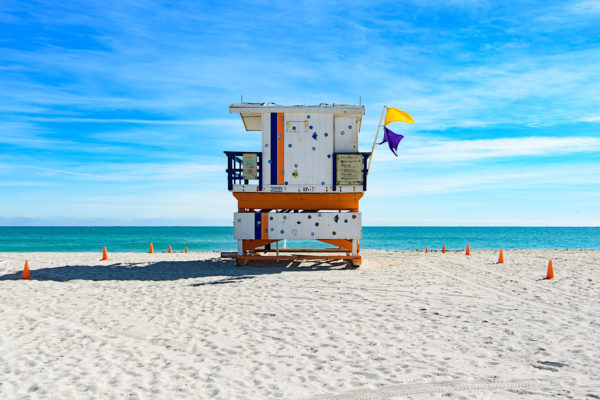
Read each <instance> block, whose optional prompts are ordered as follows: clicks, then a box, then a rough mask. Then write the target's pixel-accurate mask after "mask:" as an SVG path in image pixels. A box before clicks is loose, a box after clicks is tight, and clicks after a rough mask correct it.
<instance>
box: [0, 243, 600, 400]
mask: <svg viewBox="0 0 600 400" xmlns="http://www.w3.org/2000/svg"><path fill="white" fill-rule="evenodd" d="M472 253H473V255H472V256H470V257H466V256H465V255H464V253H463V252H462V251H461V252H454V251H450V252H448V253H446V254H442V253H441V252H430V253H429V254H424V253H423V252H416V251H363V252H362V255H363V259H364V261H363V266H362V267H361V268H359V269H346V268H344V267H342V266H337V267H334V268H330V267H327V266H326V265H324V264H321V265H313V266H310V264H306V265H305V264H303V265H300V266H298V265H291V266H281V265H280V266H271V267H255V266H245V267H237V266H235V265H234V263H233V262H232V261H231V260H222V259H220V258H219V254H218V253H210V252H196V253H194V252H192V253H188V254H182V253H178V254H166V253H156V254H141V253H111V252H110V249H109V256H110V257H111V260H109V261H100V255H101V254H100V252H98V253H0V259H3V260H9V261H10V266H9V270H8V273H7V274H4V272H3V270H0V274H3V275H0V315H1V317H0V338H1V341H0V398H1V399H47V398H53V399H58V398H62V399H69V398H73V399H74V398H77V399H311V398H314V399H430V398H434V399H438V398H439V399H441V398H459V399H460V398H464V399H513V398H514V399H516V398H519V399H521V398H526V399H547V398H550V397H560V398H577V399H584V398H587V399H598V398H600V362H599V360H600V345H599V343H600V341H599V339H600V307H599V305H598V301H599V299H600V290H599V289H600V286H599V283H600V251H587V250H537V251H529V250H527V251H525V250H518V251H517V250H513V251H511V250H509V251H505V254H504V257H505V264H502V265H498V264H496V260H497V258H498V252H497V251H496V250H493V251H492V250H485V251H482V250H477V249H472ZM25 259H28V260H29V263H30V268H31V275H32V278H33V280H31V281H21V280H15V279H16V278H17V277H19V276H20V273H21V270H22V268H23V264H24V261H25ZM549 259H553V261H554V271H555V274H556V279H554V280H543V279H541V278H543V277H544V276H545V273H546V267H547V263H548V260H549Z"/></svg>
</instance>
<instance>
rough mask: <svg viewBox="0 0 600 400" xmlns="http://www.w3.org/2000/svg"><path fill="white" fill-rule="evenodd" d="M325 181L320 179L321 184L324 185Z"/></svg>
mask: <svg viewBox="0 0 600 400" xmlns="http://www.w3.org/2000/svg"><path fill="white" fill-rule="evenodd" d="M324 184H325V181H321V185H324ZM320 216H321V214H319V217H320Z"/></svg>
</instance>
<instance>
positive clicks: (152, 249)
mask: <svg viewBox="0 0 600 400" xmlns="http://www.w3.org/2000/svg"><path fill="white" fill-rule="evenodd" d="M148 253H154V246H152V242H150V250H149V251H148Z"/></svg>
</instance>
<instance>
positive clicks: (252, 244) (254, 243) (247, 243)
mask: <svg viewBox="0 0 600 400" xmlns="http://www.w3.org/2000/svg"><path fill="white" fill-rule="evenodd" d="M273 242H277V240H261V239H247V240H246V239H244V240H243V241H242V243H243V245H244V251H248V250H254V249H255V248H257V247H260V246H263V245H265V244H270V243H273Z"/></svg>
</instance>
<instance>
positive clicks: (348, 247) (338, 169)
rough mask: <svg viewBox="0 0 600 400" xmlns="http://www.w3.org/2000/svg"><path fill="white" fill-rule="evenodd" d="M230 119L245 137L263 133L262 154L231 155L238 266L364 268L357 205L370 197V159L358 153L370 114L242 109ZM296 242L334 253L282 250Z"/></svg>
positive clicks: (357, 109)
mask: <svg viewBox="0 0 600 400" xmlns="http://www.w3.org/2000/svg"><path fill="white" fill-rule="evenodd" d="M229 112H230V113H239V114H240V116H241V117H242V121H243V123H244V126H245V128H246V130H247V131H259V132H262V143H261V148H260V151H258V152H234V151H226V152H225V154H226V155H227V161H228V162H227V181H228V189H229V191H231V192H232V193H233V196H234V197H235V198H236V199H237V201H238V212H236V213H235V214H234V220H233V226H234V237H235V239H236V240H237V242H238V251H237V263H238V264H246V263H247V262H249V261H263V260H306V259H342V260H346V261H347V262H349V263H351V264H353V265H355V266H358V265H360V263H361V257H360V254H359V250H360V247H359V240H360V238H361V232H362V222H361V213H360V212H359V208H358V201H359V200H360V198H361V197H362V196H363V194H364V192H365V191H366V190H367V160H368V158H369V156H370V155H371V153H361V152H359V151H358V133H359V131H360V126H361V121H362V116H363V115H364V113H365V108H364V106H361V105H346V104H333V105H323V104H321V105H318V106H281V105H275V104H268V103H241V104H232V105H231V106H230V107H229ZM294 239H313V240H319V241H321V242H325V243H328V244H331V245H333V246H335V247H334V248H327V249H316V248H315V249H287V248H280V246H279V241H282V240H294ZM273 243H275V247H276V248H272V247H271V244H273ZM288 253H296V254H288ZM297 253H303V254H297ZM305 253H310V254H305Z"/></svg>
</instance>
